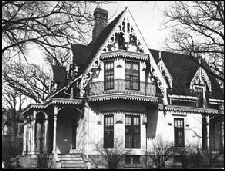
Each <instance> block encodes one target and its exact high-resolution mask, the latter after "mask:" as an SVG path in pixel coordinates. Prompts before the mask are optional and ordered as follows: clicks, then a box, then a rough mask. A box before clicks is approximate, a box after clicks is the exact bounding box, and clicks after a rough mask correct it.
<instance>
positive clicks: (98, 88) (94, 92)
mask: <svg viewBox="0 0 225 171" xmlns="http://www.w3.org/2000/svg"><path fill="white" fill-rule="evenodd" d="M89 88H90V89H89V94H88V95H89V97H101V96H104V97H107V98H111V97H115V95H116V97H120V96H121V97H122V96H123V97H128V98H135V99H137V98H141V99H143V100H144V101H149V100H148V99H154V101H156V99H158V98H157V97H156V86H155V85H154V84H153V83H145V82H142V81H140V89H139V90H128V89H125V80H124V79H116V80H114V89H110V90H105V89H104V81H98V82H91V83H90V87H89Z"/></svg>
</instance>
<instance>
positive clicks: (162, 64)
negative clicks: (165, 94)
mask: <svg viewBox="0 0 225 171" xmlns="http://www.w3.org/2000/svg"><path fill="white" fill-rule="evenodd" d="M158 66H159V70H160V71H161V72H162V71H165V76H166V77H167V78H168V82H169V86H170V88H172V87H173V78H172V76H171V75H170V73H169V71H168V69H167V67H166V65H165V63H164V62H163V61H162V60H160V61H159V63H158Z"/></svg>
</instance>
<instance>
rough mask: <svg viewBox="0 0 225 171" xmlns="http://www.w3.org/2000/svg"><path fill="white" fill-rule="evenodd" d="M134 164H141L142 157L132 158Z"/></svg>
mask: <svg viewBox="0 0 225 171" xmlns="http://www.w3.org/2000/svg"><path fill="white" fill-rule="evenodd" d="M132 158H133V164H140V156H132Z"/></svg>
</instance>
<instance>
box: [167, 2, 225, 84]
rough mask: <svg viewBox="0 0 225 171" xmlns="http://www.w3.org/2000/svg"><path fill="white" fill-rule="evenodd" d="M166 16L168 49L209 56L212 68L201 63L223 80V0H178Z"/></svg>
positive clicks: (192, 54)
mask: <svg viewBox="0 0 225 171" xmlns="http://www.w3.org/2000/svg"><path fill="white" fill-rule="evenodd" d="M165 16H166V18H167V20H166V21H165V23H164V24H165V26H167V27H170V28H172V31H171V33H172V34H171V37H167V38H166V40H165V44H166V46H167V48H168V50H171V51H175V52H178V53H183V54H187V55H191V56H196V55H198V56H201V57H203V56H204V57H205V58H209V59H210V67H211V69H212V71H211V70H210V69H208V68H207V67H205V66H204V65H201V63H199V64H200V65H201V66H202V67H203V68H204V69H205V70H207V71H208V72H210V73H211V74H213V75H214V76H215V78H217V79H218V80H220V81H222V82H223V83H224V1H186V2H183V1H176V2H175V4H174V5H173V6H171V8H169V9H167V10H166V11H165ZM193 59H195V58H193ZM197 62H198V61H197Z"/></svg>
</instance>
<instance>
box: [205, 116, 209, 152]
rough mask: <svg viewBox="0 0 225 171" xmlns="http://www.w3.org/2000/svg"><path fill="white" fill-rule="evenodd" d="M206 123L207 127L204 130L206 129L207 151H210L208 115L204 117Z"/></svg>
mask: <svg viewBox="0 0 225 171" xmlns="http://www.w3.org/2000/svg"><path fill="white" fill-rule="evenodd" d="M206 123H207V126H206V129H207V150H209V149H210V144H209V115H208V116H206Z"/></svg>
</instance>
